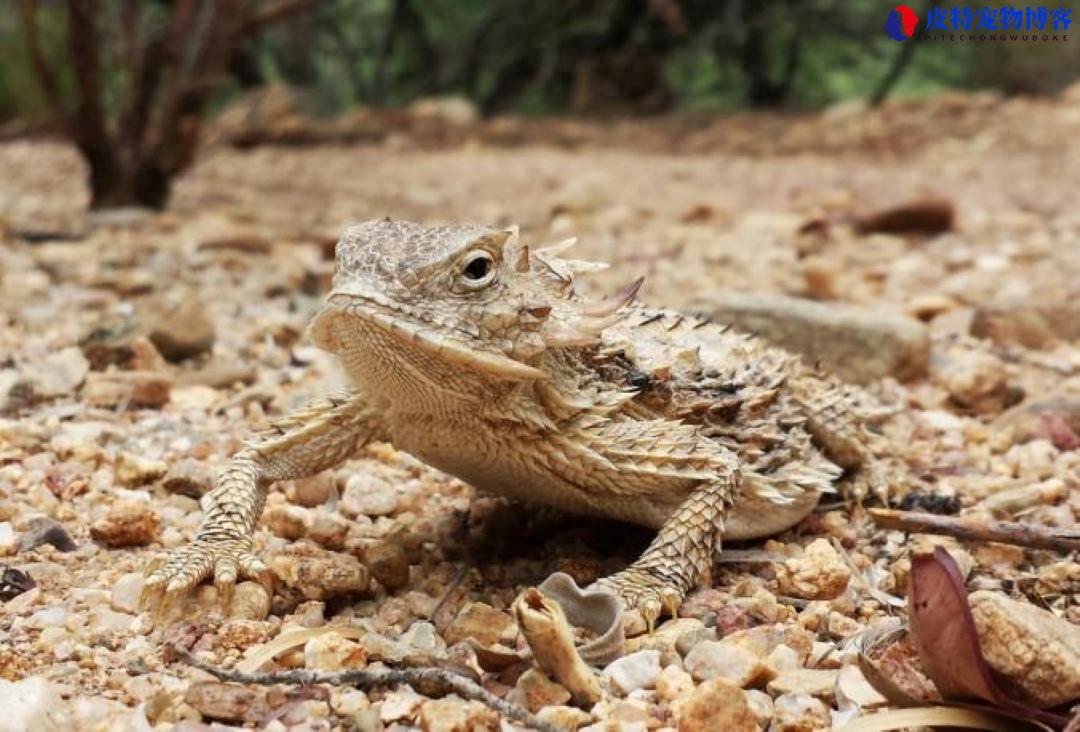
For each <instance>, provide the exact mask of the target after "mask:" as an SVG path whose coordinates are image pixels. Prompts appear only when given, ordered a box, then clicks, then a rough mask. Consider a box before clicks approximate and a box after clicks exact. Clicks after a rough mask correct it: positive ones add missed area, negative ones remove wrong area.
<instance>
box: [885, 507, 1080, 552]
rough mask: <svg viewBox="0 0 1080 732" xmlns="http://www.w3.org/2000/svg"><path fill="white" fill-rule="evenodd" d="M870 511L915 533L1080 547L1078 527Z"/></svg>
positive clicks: (893, 525) (1066, 549)
mask: <svg viewBox="0 0 1080 732" xmlns="http://www.w3.org/2000/svg"><path fill="white" fill-rule="evenodd" d="M868 512H869V513H870V518H872V519H873V520H874V523H876V524H877V525H878V526H880V527H882V528H884V529H895V530H897V531H907V532H908V533H915V534H940V535H943V536H952V537H955V538H957V539H972V540H974V541H996V542H999V543H1002V544H1016V545H1017V546H1026V547H1031V548H1033V549H1055V550H1057V551H1062V552H1070V551H1076V550H1078V549H1080V531H1077V530H1075V529H1055V528H1051V527H1049V526H1040V525H1038V524H1022V523H1018V522H1016V521H984V520H980V519H973V518H960V517H959V516H940V515H938V514H935V513H916V512H911V511H894V510H892V509H885V508H871V509H868Z"/></svg>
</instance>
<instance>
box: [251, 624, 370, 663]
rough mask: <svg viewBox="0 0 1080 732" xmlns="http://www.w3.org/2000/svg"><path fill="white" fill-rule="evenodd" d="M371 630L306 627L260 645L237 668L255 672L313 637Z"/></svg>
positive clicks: (353, 635) (356, 634)
mask: <svg viewBox="0 0 1080 732" xmlns="http://www.w3.org/2000/svg"><path fill="white" fill-rule="evenodd" d="M370 632H371V631H370V630H368V629H367V628H362V627H359V626H349V625H325V626H323V627H321V628H306V629H304V630H297V631H294V632H292V633H284V634H282V635H279V636H278V637H277V638H275V639H274V640H272V641H270V642H269V643H267V644H265V645H263V646H260V647H259V648H258V649H256V650H255V652H254V653H252V654H251V655H250V656H248V657H247V658H245V659H244V660H243V661H241V662H240V663H239V664H237V666H236V670H237V671H240V672H242V673H253V672H255V671H258V670H259V669H260V668H262V665H263V664H264V663H266V662H267V661H269V660H270V659H272V658H273V657H274V656H277V655H279V654H281V653H284V652H285V651H288V650H290V649H292V648H296V647H297V646H299V645H303V644H304V643H307V642H308V641H309V640H311V639H312V638H318V637H319V636H323V635H331V634H333V635H340V636H341V637H342V638H352V639H354V640H355V639H357V638H360V637H361V636H363V635H366V634H367V633H370Z"/></svg>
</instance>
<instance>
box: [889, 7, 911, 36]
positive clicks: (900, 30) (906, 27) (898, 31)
mask: <svg viewBox="0 0 1080 732" xmlns="http://www.w3.org/2000/svg"><path fill="white" fill-rule="evenodd" d="M918 22H919V16H917V15H915V11H914V10H912V9H911V8H909V7H908V6H907V5H897V6H896V9H894V10H890V11H889V17H888V19H887V20H886V21H885V32H886V33H887V34H888V35H889V38H891V39H893V40H894V41H906V40H907V39H909V38H911V34H912V33H914V32H915V25H916V24H917V23H918Z"/></svg>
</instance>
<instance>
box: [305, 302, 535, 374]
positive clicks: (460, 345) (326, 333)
mask: <svg viewBox="0 0 1080 732" xmlns="http://www.w3.org/2000/svg"><path fill="white" fill-rule="evenodd" d="M342 316H346V317H355V318H360V319H362V320H364V321H366V322H368V323H371V324H373V325H375V326H377V327H379V328H381V329H382V330H384V331H386V332H387V333H389V334H391V335H393V336H395V337H397V338H400V339H401V340H403V341H405V342H407V343H411V344H412V345H414V346H416V347H418V348H420V349H422V350H423V351H425V352H427V353H430V354H432V355H433V356H436V357H437V358H440V359H442V360H444V361H447V362H449V363H452V364H458V365H460V366H464V367H466V368H468V369H470V370H472V371H477V372H481V373H484V374H487V375H490V376H494V377H497V378H501V379H509V380H512V381H528V380H533V381H536V380H547V379H548V378H550V377H549V376H548V374H547V373H546V372H544V371H542V370H540V369H538V368H535V367H533V366H529V365H528V364H525V363H522V362H521V361H517V360H514V359H512V358H510V357H509V356H506V355H503V354H501V353H496V352H492V351H487V350H482V349H480V348H478V347H477V346H476V345H474V344H469V343H464V342H462V341H459V340H456V339H454V338H450V337H447V336H444V335H441V334H439V333H437V332H435V331H434V324H433V323H425V322H422V321H420V322H418V321H419V318H418V317H417V316H416V314H414V313H409V312H405V311H404V310H403V309H402V308H400V307H395V306H394V305H392V304H391V303H388V302H383V301H382V299H381V298H377V297H372V296H370V295H368V294H366V293H364V294H359V293H351V292H341V291H337V292H332V293H330V295H329V296H328V297H327V298H326V303H325V304H324V306H323V308H322V309H321V310H320V311H319V313H318V314H317V315H316V316H315V318H314V320H312V321H311V326H310V333H311V338H312V340H313V341H314V342H315V345H317V346H319V347H320V348H322V349H324V350H326V351H330V352H331V353H340V352H341V350H342V344H341V341H340V339H339V337H338V329H339V328H340V327H342V326H339V325H337V323H338V321H339V319H340V318H341V317H342Z"/></svg>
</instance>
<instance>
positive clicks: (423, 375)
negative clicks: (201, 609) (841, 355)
mask: <svg viewBox="0 0 1080 732" xmlns="http://www.w3.org/2000/svg"><path fill="white" fill-rule="evenodd" d="M570 243H572V242H570ZM570 243H564V244H562V245H556V246H555V247H549V248H546V249H540V250H537V251H535V252H530V250H529V248H528V247H526V246H524V245H523V244H521V243H520V242H519V241H518V235H517V230H516V228H512V229H507V230H503V231H498V230H493V229H487V228H484V227H480V226H474V225H453V226H436V227H425V226H422V225H419V224H411V223H406V222H395V221H389V220H384V221H370V222H367V223H364V224H360V225H358V226H355V227H352V228H350V229H348V230H347V231H346V232H345V234H344V235H343V236H342V238H341V241H340V242H339V243H338V247H337V267H336V272H335V276H334V286H333V290H332V292H331V294H330V295H329V296H328V298H327V300H326V304H325V305H324V307H323V309H322V310H321V311H320V312H319V314H318V315H317V316H316V318H315V320H314V322H313V323H312V336H313V338H314V340H315V342H316V343H317V344H318V345H320V346H321V347H323V348H325V349H327V350H329V351H331V352H333V353H336V354H337V355H338V356H339V357H340V360H341V362H342V364H343V365H344V367H345V369H346V371H347V372H348V375H349V377H350V379H351V382H352V387H351V390H350V392H349V393H348V394H344V395H341V396H339V397H334V398H331V399H330V400H328V401H326V402H322V403H319V404H315V405H312V406H310V407H308V408H307V409H305V410H303V411H301V412H299V413H297V414H295V415H292V416H291V417H289V418H287V419H285V420H283V421H281V422H278V423H276V424H275V425H274V426H273V428H272V429H271V430H268V431H267V432H266V433H263V434H262V435H260V436H259V437H258V439H257V440H256V441H254V442H253V443H252V444H251V445H250V446H248V447H247V448H245V449H244V450H243V451H241V452H240V453H239V454H238V455H236V456H235V457H234V458H233V461H232V463H231V465H230V466H229V467H228V468H227V469H226V470H225V472H224V473H223V474H222V476H221V478H220V479H219V481H218V485H217V487H216V488H215V490H214V491H212V492H211V493H210V494H209V495H208V497H207V510H206V515H205V518H204V519H203V523H202V526H201V527H200V529H199V532H198V536H197V538H196V540H195V541H194V542H193V543H192V544H190V545H188V546H186V547H183V548H181V549H179V550H176V551H174V552H173V553H172V554H171V556H170V557H169V558H168V559H167V561H165V562H164V563H163V564H160V565H158V566H155V567H154V568H152V571H151V573H150V576H149V578H148V581H147V603H148V604H150V605H156V604H158V601H159V600H161V599H162V598H163V599H164V602H163V603H161V604H163V605H166V606H167V605H170V604H172V603H173V602H175V600H176V599H177V598H178V597H179V596H181V595H183V594H184V593H186V592H188V591H189V590H191V589H192V588H193V587H194V586H196V585H197V584H198V583H200V582H202V581H203V580H205V579H207V578H209V577H213V579H214V581H215V583H216V584H217V585H218V586H219V588H220V589H221V590H222V594H223V597H224V598H225V599H226V601H228V599H229V598H230V597H231V592H232V587H233V586H234V584H235V582H236V580H237V579H238V577H241V576H247V577H254V578H258V579H262V580H264V581H265V580H266V578H267V571H266V567H265V565H263V564H262V562H261V561H259V559H258V558H257V557H256V556H255V555H254V554H253V553H252V533H253V531H254V528H255V525H256V522H257V521H258V517H259V514H260V513H261V511H262V507H263V503H264V500H265V496H266V490H267V487H268V486H269V485H270V484H271V483H272V482H273V481H276V480H283V479H294V478H301V477H304V476H308V475H312V474H314V473H317V472H319V471H321V470H324V469H326V468H329V467H332V466H334V465H337V464H339V463H341V462H342V461H344V460H346V459H347V458H348V457H349V456H350V455H352V454H354V453H355V452H356V450H358V449H359V448H360V447H362V446H363V445H364V444H366V443H367V442H368V441H370V440H386V441H389V442H391V443H392V444H393V445H394V446H395V447H397V448H399V449H402V450H405V451H407V452H410V453H412V454H413V455H415V456H416V457H418V458H419V459H421V460H423V461H425V462H426V463H428V464H429V465H432V466H434V467H436V468H439V469H441V470H444V471H446V472H448V473H450V474H452V475H455V476H457V477H459V478H461V479H462V480H465V481H467V482H469V483H471V484H472V485H474V486H475V487H477V488H478V489H480V490H483V491H487V492H491V493H497V494H502V495H506V496H509V497H511V498H516V499H520V500H524V501H532V502H535V503H544V504H548V505H552V506H555V507H558V508H562V509H565V510H569V511H573V512H578V513H587V514H593V515H599V516H606V517H611V518H615V519H620V520H624V521H630V522H634V523H638V524H642V525H645V526H649V527H652V528H655V529H657V530H658V533H657V536H656V539H655V540H654V541H653V542H652V544H650V546H649V547H648V549H646V551H645V553H644V554H643V555H642V556H641V558H640V559H638V560H637V561H636V562H634V563H633V564H631V565H630V566H629V567H627V568H626V569H625V570H623V571H622V572H619V573H617V574H615V575H613V576H611V577H607V578H604V579H602V580H600V582H599V583H598V584H599V585H600V586H602V587H606V588H608V589H610V590H612V591H614V592H616V593H617V594H618V595H619V596H620V597H621V598H622V600H623V602H624V604H625V605H626V606H627V607H628V608H636V609H638V610H640V611H641V613H642V614H643V615H644V617H645V619H646V620H647V621H648V622H649V624H650V625H651V624H652V623H653V622H654V621H655V619H656V618H657V617H659V615H660V614H661V612H662V610H664V609H666V610H668V611H669V612H671V613H674V612H675V611H676V610H677V609H678V606H679V603H680V602H681V601H682V599H683V597H684V596H685V595H686V593H687V592H689V591H690V590H691V589H692V588H693V587H694V586H695V585H697V584H698V583H700V582H701V581H703V580H704V579H705V578H707V576H708V573H709V569H710V567H711V563H712V556H713V551H714V550H715V548H716V547H717V546H718V545H719V542H720V539H721V538H722V537H723V536H727V537H730V538H736V539H743V538H754V537H759V536H766V535H769V534H772V533H776V532H778V531H781V530H783V529H785V528H787V527H789V526H791V525H793V524H795V523H797V522H798V521H799V520H801V519H802V518H803V517H804V516H805V515H806V514H807V513H809V511H811V510H812V509H813V507H814V505H815V504H816V501H817V498H818V495H819V494H820V493H821V492H823V491H828V490H831V489H832V485H833V483H834V482H835V481H836V480H837V478H839V477H840V475H841V473H842V471H843V469H851V470H855V471H858V472H860V473H861V474H862V475H863V476H868V481H869V482H871V483H873V482H879V481H880V480H882V475H883V473H882V471H881V469H880V466H879V464H878V463H877V462H876V461H875V460H874V455H873V452H872V451H871V449H870V436H869V433H868V432H867V430H866V429H865V426H866V424H868V423H869V422H871V421H873V420H874V419H876V418H877V417H878V416H879V413H875V412H874V410H873V409H872V408H871V407H870V406H869V405H866V404H864V403H863V402H864V401H866V399H865V397H864V395H863V394H862V393H861V392H859V391H858V390H856V389H855V388H853V387H850V386H846V385H843V384H840V383H839V382H837V381H835V380H834V379H832V378H831V377H829V376H827V375H825V374H821V373H818V372H816V371H815V370H812V369H809V368H807V367H805V366H804V365H803V364H802V363H801V362H800V361H799V360H798V359H797V358H795V357H793V356H791V355H789V354H787V353H785V352H783V351H781V350H779V349H776V348H770V347H767V346H765V345H764V344H762V343H760V342H759V341H757V340H755V339H753V338H750V337H747V336H743V335H739V334H735V333H731V332H728V331H726V330H725V329H724V328H722V327H719V326H717V325H714V324H711V323H708V322H705V321H702V320H699V319H695V318H691V317H689V316H686V315H683V314H680V313H676V312H672V311H667V310H657V309H650V308H646V307H643V306H639V305H636V304H634V303H633V299H634V297H635V295H636V293H637V290H638V287H639V286H640V284H641V283H640V281H638V282H636V283H634V284H633V285H631V286H629V287H627V288H626V289H624V290H623V291H622V292H620V293H618V294H617V295H615V296H613V297H612V298H610V299H608V300H605V301H602V302H599V303H586V302H584V301H582V300H581V299H580V298H579V297H578V296H577V295H576V294H575V293H574V289H573V285H574V277H575V274H577V273H581V272H587V271H590V270H595V269H597V268H599V267H600V266H601V265H596V264H593V263H589V262H579V261H575V260H568V259H564V258H562V257H560V256H559V255H560V253H561V252H562V250H563V249H565V248H567V247H568V246H569V244H570Z"/></svg>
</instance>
